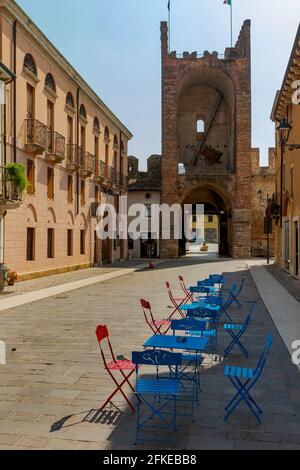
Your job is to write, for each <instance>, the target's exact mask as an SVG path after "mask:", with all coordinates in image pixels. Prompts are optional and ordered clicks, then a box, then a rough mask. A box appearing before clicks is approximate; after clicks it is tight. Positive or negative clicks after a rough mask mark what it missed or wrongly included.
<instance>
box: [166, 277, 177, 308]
mask: <svg viewBox="0 0 300 470" xmlns="http://www.w3.org/2000/svg"><path fill="white" fill-rule="evenodd" d="M166 287H167V291H168V294H169V298H170V300H171V302H172V304H173V305H174V306H175V307H177V302H176V301H175V299H174V296H173V293H172V290H171V285H170V283H169V282H168V281H167V282H166Z"/></svg>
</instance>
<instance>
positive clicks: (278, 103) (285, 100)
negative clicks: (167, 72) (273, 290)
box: [271, 26, 300, 279]
mask: <svg viewBox="0 0 300 470" xmlns="http://www.w3.org/2000/svg"><path fill="white" fill-rule="evenodd" d="M299 88H300V26H299V28H298V31H297V34H296V38H295V42H294V45H293V48H292V52H291V56H290V59H289V63H288V66H287V69H286V73H285V76H284V78H283V82H282V87H281V89H280V90H279V91H278V92H277V95H276V98H275V101H274V106H273V110H272V116H271V118H272V120H273V122H274V125H275V132H276V133H275V136H276V153H275V164H276V203H277V206H278V208H279V210H280V211H279V215H280V216H279V220H278V223H277V226H276V249H275V251H276V261H277V263H278V264H279V265H280V266H281V267H282V268H283V269H285V270H287V271H288V272H289V273H290V274H291V275H292V276H294V277H296V278H298V279H299V275H300V274H299V262H300V258H299V256H300V254H299V224H300V185H299V179H300V107H299V104H300V99H299V96H300V94H299ZM279 129H283V130H284V129H286V131H285V132H284V131H283V132H282V131H281V130H279Z"/></svg>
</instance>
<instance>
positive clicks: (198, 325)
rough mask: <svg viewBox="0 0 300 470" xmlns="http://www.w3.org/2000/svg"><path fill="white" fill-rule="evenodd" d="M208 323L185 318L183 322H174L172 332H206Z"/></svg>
mask: <svg viewBox="0 0 300 470" xmlns="http://www.w3.org/2000/svg"><path fill="white" fill-rule="evenodd" d="M206 325H207V322H205V321H200V320H195V319H193V318H183V319H182V320H173V321H172V323H171V330H172V331H173V333H174V334H175V332H176V331H206Z"/></svg>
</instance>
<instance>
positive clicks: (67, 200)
mask: <svg viewBox="0 0 300 470" xmlns="http://www.w3.org/2000/svg"><path fill="white" fill-rule="evenodd" d="M0 60H1V61H2V62H3V63H4V64H5V65H6V66H7V67H8V68H9V69H11V70H12V71H13V72H14V73H15V75H16V80H15V81H14V82H13V83H11V85H9V86H7V87H6V110H5V111H6V155H5V163H6V164H7V163H10V162H17V163H21V164H23V165H24V166H25V167H26V172H27V177H28V180H29V186H28V189H27V191H26V193H25V194H24V196H23V201H22V203H21V204H20V205H19V207H17V208H16V209H15V210H13V211H7V214H6V216H5V237H4V262H5V264H7V265H8V266H9V268H12V269H14V270H15V271H17V273H18V274H20V275H21V278H23V279H25V278H29V277H34V276H40V275H45V274H52V273H55V272H63V271H66V270H73V269H78V268H82V267H87V266H91V265H100V264H103V263H108V262H114V261H115V260H120V259H126V258H127V256H128V252H127V241H126V240H123V241H122V240H118V239H116V240H115V241H108V242H101V241H100V240H99V239H98V237H97V236H96V226H97V218H96V217H95V207H96V206H97V204H99V203H100V202H110V203H112V204H114V205H115V206H116V208H117V206H118V204H119V196H120V195H124V194H127V166H128V165H127V148H128V141H129V140H130V139H131V137H132V135H131V133H130V132H129V131H128V129H127V128H126V127H125V126H124V124H123V123H122V122H121V121H120V120H119V119H118V118H117V117H116V116H115V115H114V114H113V112H112V111H111V110H110V109H109V108H108V107H107V106H106V105H105V104H104V102H103V101H102V100H101V99H100V98H99V97H98V96H97V94H96V93H95V92H94V91H93V90H92V89H91V88H90V87H89V85H88V84H87V83H86V82H85V81H84V80H83V78H82V77H81V76H80V75H79V74H78V72H77V71H76V70H75V69H74V68H73V67H72V66H71V65H70V64H69V63H68V62H67V60H66V59H65V58H64V57H63V56H62V55H61V54H60V52H59V51H58V50H57V49H56V48H55V47H54V46H53V45H52V44H51V43H50V42H49V40H48V39H47V38H46V37H45V36H44V35H43V33H42V32H41V31H40V30H39V29H38V28H37V27H36V26H35V25H34V24H33V23H32V21H31V20H30V18H28V16H27V15H26V14H25V13H24V12H23V11H22V10H21V9H20V8H19V7H18V6H17V4H16V3H15V2H14V1H11V0H0Z"/></svg>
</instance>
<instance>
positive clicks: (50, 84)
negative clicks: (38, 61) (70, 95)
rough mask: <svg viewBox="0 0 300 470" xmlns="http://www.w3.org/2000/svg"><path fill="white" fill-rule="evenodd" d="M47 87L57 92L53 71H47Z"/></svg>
mask: <svg viewBox="0 0 300 470" xmlns="http://www.w3.org/2000/svg"><path fill="white" fill-rule="evenodd" d="M45 87H47V88H49V90H51V91H54V93H56V85H55V80H54V78H53V75H52V73H47V75H46V78H45Z"/></svg>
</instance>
